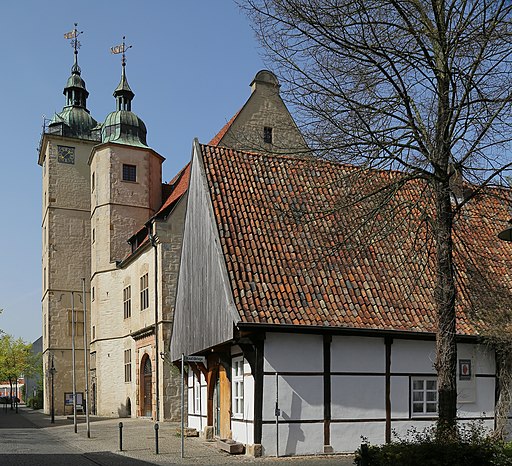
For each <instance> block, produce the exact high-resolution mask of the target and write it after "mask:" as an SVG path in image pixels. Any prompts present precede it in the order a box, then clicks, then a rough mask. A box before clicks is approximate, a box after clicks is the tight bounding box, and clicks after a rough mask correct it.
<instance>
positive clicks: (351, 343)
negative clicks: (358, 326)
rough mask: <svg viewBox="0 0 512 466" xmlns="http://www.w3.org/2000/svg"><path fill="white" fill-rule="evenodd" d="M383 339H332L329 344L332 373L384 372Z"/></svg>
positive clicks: (343, 337) (384, 353)
mask: <svg viewBox="0 0 512 466" xmlns="http://www.w3.org/2000/svg"><path fill="white" fill-rule="evenodd" d="M385 355H386V352H385V347H384V339H383V338H365V337H345V336H342V337H333V339H332V343H331V371H332V372H384V371H385V364H386V361H385Z"/></svg>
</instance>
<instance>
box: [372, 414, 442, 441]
mask: <svg viewBox="0 0 512 466" xmlns="http://www.w3.org/2000/svg"><path fill="white" fill-rule="evenodd" d="M434 425H435V421H424V420H423V421H422V420H421V419H410V420H404V421H392V422H391V439H392V440H398V439H405V438H409V437H411V435H414V434H413V432H411V429H414V430H415V431H418V432H422V431H424V430H425V429H427V428H429V427H432V426H434ZM384 429H385V426H384V424H382V435H383V436H384ZM379 443H384V439H383V440H382V441H381V442H379Z"/></svg>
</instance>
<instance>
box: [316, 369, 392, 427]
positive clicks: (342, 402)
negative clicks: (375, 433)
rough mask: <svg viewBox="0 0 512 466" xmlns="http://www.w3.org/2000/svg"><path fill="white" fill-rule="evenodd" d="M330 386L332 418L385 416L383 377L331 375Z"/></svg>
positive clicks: (373, 417)
mask: <svg viewBox="0 0 512 466" xmlns="http://www.w3.org/2000/svg"><path fill="white" fill-rule="evenodd" d="M331 388H332V393H331V400H332V405H331V416H332V419H375V418H382V419H384V418H385V417H386V403H385V379H384V377H381V376H354V375H347V376H345V375H343V376H332V377H331ZM322 417H323V416H322Z"/></svg>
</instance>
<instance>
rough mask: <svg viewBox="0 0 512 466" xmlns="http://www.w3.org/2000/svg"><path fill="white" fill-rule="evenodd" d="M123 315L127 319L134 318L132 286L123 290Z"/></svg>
mask: <svg viewBox="0 0 512 466" xmlns="http://www.w3.org/2000/svg"><path fill="white" fill-rule="evenodd" d="M123 315H124V318H125V319H129V318H130V317H131V316H132V287H131V285H128V286H125V287H124V288H123Z"/></svg>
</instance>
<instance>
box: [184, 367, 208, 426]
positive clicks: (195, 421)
mask: <svg viewBox="0 0 512 466" xmlns="http://www.w3.org/2000/svg"><path fill="white" fill-rule="evenodd" d="M194 378H195V375H194V374H193V372H192V371H191V370H189V371H188V375H187V384H186V385H185V390H186V393H187V395H186V396H187V406H188V416H187V419H188V424H187V425H188V426H189V427H192V428H194V429H197V430H198V431H199V432H201V431H203V430H204V428H205V427H206V425H207V411H208V409H207V408H208V405H207V403H208V399H207V386H206V379H205V378H204V375H203V374H202V373H201V374H200V376H199V382H200V389H201V411H200V412H197V413H196V412H194V390H193V383H194ZM187 385H188V388H187Z"/></svg>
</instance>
